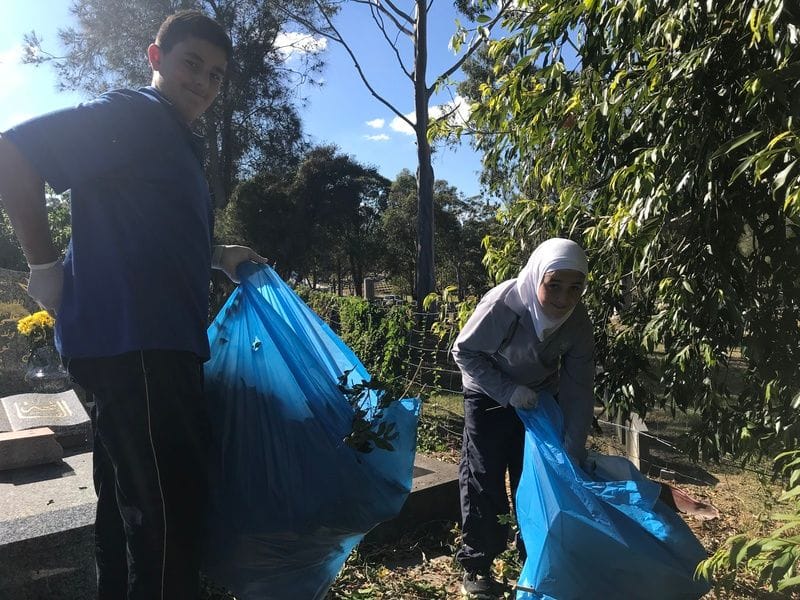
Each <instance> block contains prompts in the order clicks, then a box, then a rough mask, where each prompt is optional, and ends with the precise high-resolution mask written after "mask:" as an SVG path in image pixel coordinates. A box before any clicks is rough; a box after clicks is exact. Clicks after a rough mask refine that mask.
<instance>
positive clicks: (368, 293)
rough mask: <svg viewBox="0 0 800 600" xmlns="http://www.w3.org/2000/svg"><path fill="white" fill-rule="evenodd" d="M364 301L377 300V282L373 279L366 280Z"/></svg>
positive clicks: (366, 278) (367, 278)
mask: <svg viewBox="0 0 800 600" xmlns="http://www.w3.org/2000/svg"><path fill="white" fill-rule="evenodd" d="M364 300H370V301H372V300H375V280H374V279H373V278H372V277H365V278H364Z"/></svg>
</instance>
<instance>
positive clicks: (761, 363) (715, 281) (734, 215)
mask: <svg viewBox="0 0 800 600" xmlns="http://www.w3.org/2000/svg"><path fill="white" fill-rule="evenodd" d="M518 7H519V11H518V12H516V13H514V14H513V15H511V16H510V17H509V18H508V19H507V20H506V21H505V22H504V27H505V28H506V30H507V31H508V36H507V37H505V38H504V39H501V40H498V41H496V42H494V43H492V44H491V45H490V48H489V56H490V57H491V58H492V60H494V61H495V74H498V76H497V78H496V79H495V80H493V81H488V82H486V84H485V85H484V86H483V87H482V88H481V93H482V97H481V101H480V102H479V103H477V104H476V105H474V106H473V108H474V109H475V110H474V113H473V126H474V128H475V129H476V130H478V131H479V132H481V137H480V138H479V139H478V143H479V145H480V147H481V148H483V149H484V150H485V152H486V160H487V162H488V164H489V165H490V166H491V167H493V168H501V169H505V172H506V173H513V174H514V175H515V179H514V180H513V183H514V184H515V186H514V187H516V190H517V191H519V190H525V191H526V195H525V196H520V197H519V199H518V201H517V202H515V203H513V204H510V205H509V206H507V207H506V208H505V210H504V212H503V214H502V216H501V218H502V219H503V230H504V231H503V235H501V236H496V237H495V238H494V240H493V241H492V243H491V244H490V245H489V256H488V260H489V262H490V263H491V264H492V267H493V270H494V272H495V273H496V274H497V275H498V276H499V277H507V276H510V275H513V273H514V272H515V271H516V269H518V268H519V266H520V265H521V263H522V261H523V260H524V257H525V256H526V255H527V254H528V253H529V252H530V250H531V247H532V245H533V243H534V242H535V241H536V240H538V239H541V238H543V237H549V236H552V235H564V236H571V237H573V238H575V239H577V240H579V241H581V242H582V243H583V244H584V245H585V247H586V248H587V251H588V254H589V257H590V262H591V265H592V277H591V279H590V285H589V291H588V293H587V303H588V304H589V305H590V308H591V310H592V313H593V316H594V318H595V322H596V326H597V327H596V333H597V339H598V355H599V359H600V361H601V362H602V364H603V366H604V368H605V371H606V374H605V375H604V377H603V378H602V379H601V382H600V383H601V387H602V388H605V389H607V390H608V391H609V392H610V394H611V398H612V399H613V401H614V405H615V407H616V408H617V409H618V410H621V411H628V410H637V411H638V412H640V413H642V412H644V411H646V410H647V409H648V408H649V407H652V406H653V405H655V404H666V405H667V406H670V407H671V408H672V409H673V410H674V409H676V408H678V409H682V410H691V411H692V412H694V413H696V415H697V423H698V426H697V428H696V429H695V430H694V431H693V432H692V438H691V442H692V448H693V449H694V450H695V451H697V452H702V453H704V454H705V455H707V456H711V457H717V456H719V454H720V453H721V452H734V453H736V454H740V455H742V454H744V455H746V454H748V453H751V452H767V451H769V449H770V447H772V446H778V447H779V448H780V447H796V440H797V439H798V437H800V415H799V414H798V411H797V408H798V407H799V406H800V399H798V398H796V397H795V395H796V391H797V389H798V387H799V386H800V376H799V375H800V373H798V364H800V328H799V327H798V322H799V321H798V320H799V318H800V306H799V305H798V304H799V302H800V244H798V235H799V234H800V229H799V227H798V220H797V218H798V213H799V212H800V162H798V159H799V158H800V143H798V140H800V137H799V134H800V132H798V129H797V124H796V115H797V109H798V106H800V87H799V86H798V77H797V74H798V73H800V50H799V49H798V42H797V21H798V17H800V15H799V14H798V13H797V7H796V5H790V4H788V3H787V4H784V3H782V2H778V1H774V0H751V1H748V2H734V1H733V0H728V1H725V2H715V3H685V2H679V1H677V0H675V1H672V0H659V1H657V2H646V1H645V0H626V1H624V2H616V1H614V2H612V1H607V0H593V1H590V2H585V1H583V0H569V1H566V2H561V3H556V4H552V3H550V4H542V3H538V2H524V1H523V2H521V3H520V4H519V5H518ZM734 365H737V366H738V367H737V368H734ZM708 424H713V427H709V426H708Z"/></svg>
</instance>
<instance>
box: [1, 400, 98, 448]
mask: <svg viewBox="0 0 800 600" xmlns="http://www.w3.org/2000/svg"><path fill="white" fill-rule="evenodd" d="M0 404H2V407H3V410H4V412H5V415H6V417H7V419H8V422H9V424H10V426H11V427H10V430H11V431H22V430H25V429H34V428H37V427H49V428H50V429H52V430H53V432H54V433H55V434H56V439H57V440H58V442H59V443H60V444H61V445H62V446H64V447H65V448H67V447H73V446H79V445H81V444H84V443H86V441H87V438H88V435H89V430H90V428H91V424H90V420H89V415H88V414H87V413H86V409H84V408H83V404H81V401H80V400H79V399H78V395H77V394H76V393H75V391H74V390H67V391H65V392H59V393H55V394H38V393H32V394H16V395H14V396H6V397H5V398H2V399H0Z"/></svg>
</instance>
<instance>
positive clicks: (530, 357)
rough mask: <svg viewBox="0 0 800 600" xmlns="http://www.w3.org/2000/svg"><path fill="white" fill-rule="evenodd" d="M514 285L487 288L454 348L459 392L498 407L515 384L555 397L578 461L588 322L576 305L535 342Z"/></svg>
mask: <svg viewBox="0 0 800 600" xmlns="http://www.w3.org/2000/svg"><path fill="white" fill-rule="evenodd" d="M515 283H516V279H510V280H508V281H505V282H503V283H501V284H500V285H498V286H496V287H495V288H493V289H492V290H490V291H489V292H488V293H487V294H486V295H485V296H484V297H483V298H482V299H481V301H480V302H479V303H478V306H477V308H476V309H475V312H474V313H473V315H472V316H471V317H470V319H469V321H467V324H466V325H465V326H464V328H463V329H462V330H461V333H460V334H459V335H458V337H457V338H456V341H455V343H454V344H453V358H455V361H456V364H457V365H458V367H459V369H461V379H462V383H463V386H464V390H465V391H474V392H479V393H482V394H485V395H487V396H489V397H490V398H492V399H493V400H495V401H496V402H497V403H498V404H500V405H502V406H508V400H509V398H510V397H511V394H512V393H513V391H514V388H515V387H516V386H517V385H526V386H528V387H531V388H532V389H534V390H547V391H549V392H550V393H551V394H553V395H556V394H557V395H558V401H559V405H560V406H561V410H562V412H563V413H564V422H565V423H564V425H565V430H566V432H565V439H564V442H565V446H566V449H567V451H568V452H569V453H570V454H571V455H572V456H573V457H575V458H577V459H578V460H583V458H584V456H585V450H584V447H585V445H586V438H587V436H588V434H589V427H590V426H591V423H592V416H593V408H594V391H593V388H594V371H595V367H594V337H593V334H592V323H591V321H590V320H589V316H588V314H587V313H586V309H585V308H584V307H583V305H582V304H578V306H576V307H575V310H574V311H573V313H572V314H571V315H570V317H569V319H567V320H566V321H565V322H564V323H563V324H562V325H561V327H559V328H558V329H557V330H556V331H555V333H553V335H551V336H550V337H548V338H547V339H546V340H545V341H544V342H541V341H539V338H538V337H536V332H535V331H534V328H533V321H532V319H531V316H530V313H529V312H528V309H527V308H526V307H525V305H524V304H523V303H522V300H521V298H520V297H519V294H518V293H517V289H516V286H515V285H514V284H515Z"/></svg>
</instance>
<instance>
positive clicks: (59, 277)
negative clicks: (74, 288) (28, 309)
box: [28, 260, 64, 315]
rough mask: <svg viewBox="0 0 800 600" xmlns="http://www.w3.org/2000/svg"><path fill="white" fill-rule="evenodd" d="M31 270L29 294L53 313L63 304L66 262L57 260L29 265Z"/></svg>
mask: <svg viewBox="0 0 800 600" xmlns="http://www.w3.org/2000/svg"><path fill="white" fill-rule="evenodd" d="M28 267H29V268H30V270H31V275H30V278H29V279H28V295H29V296H30V297H31V298H33V299H34V300H36V302H37V304H39V306H41V307H42V308H43V309H45V310H46V311H47V312H49V313H50V314H52V315H55V314H56V311H57V310H58V309H59V307H60V306H61V295H62V294H63V292H64V263H62V262H61V260H56V261H53V262H51V263H45V264H42V265H28Z"/></svg>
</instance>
